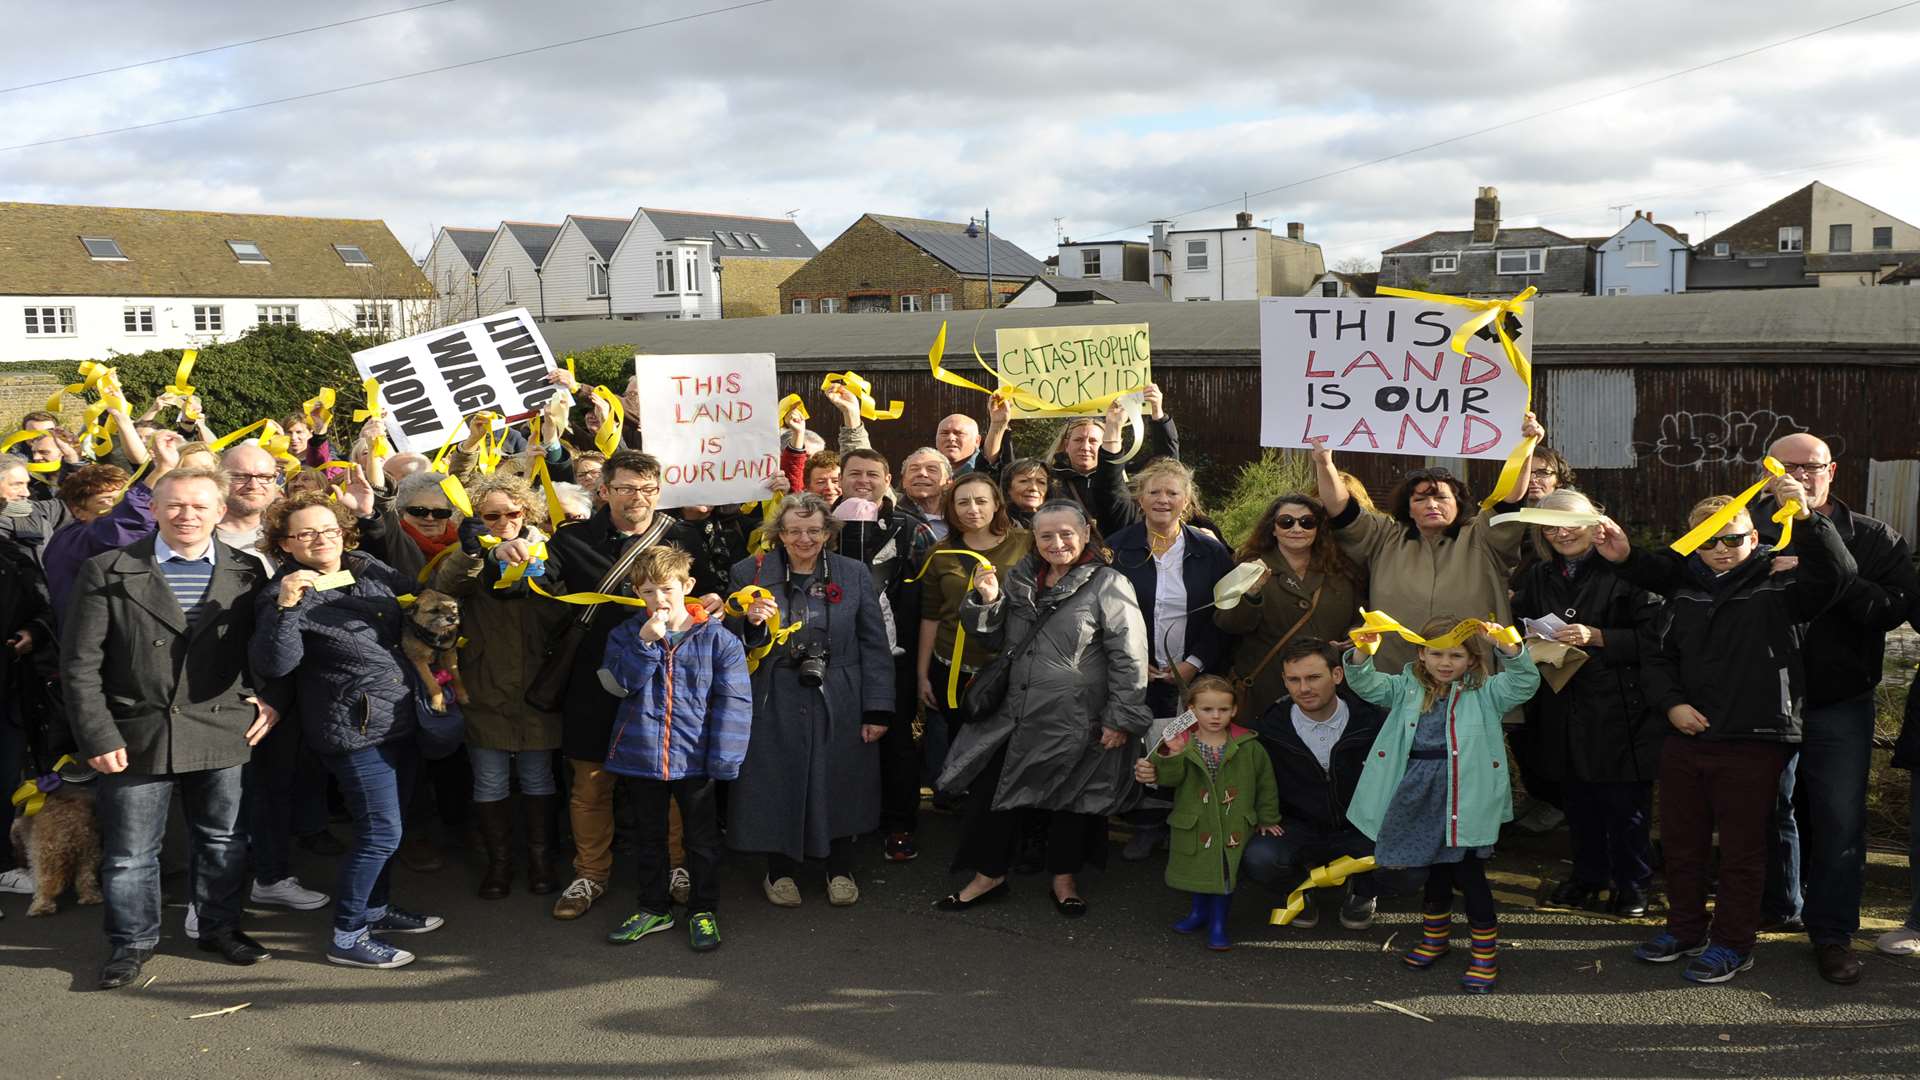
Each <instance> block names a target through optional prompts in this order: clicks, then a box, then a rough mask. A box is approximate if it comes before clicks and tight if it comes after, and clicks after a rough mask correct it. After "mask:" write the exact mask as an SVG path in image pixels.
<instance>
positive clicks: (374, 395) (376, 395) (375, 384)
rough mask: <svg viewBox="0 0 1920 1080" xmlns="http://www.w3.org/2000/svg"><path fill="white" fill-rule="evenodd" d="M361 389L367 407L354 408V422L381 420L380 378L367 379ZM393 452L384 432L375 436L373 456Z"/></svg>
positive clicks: (384, 455) (387, 455)
mask: <svg viewBox="0 0 1920 1080" xmlns="http://www.w3.org/2000/svg"><path fill="white" fill-rule="evenodd" d="M360 391H361V393H362V394H363V395H365V397H366V399H367V407H366V408H364V409H355V410H353V422H354V423H356V424H361V423H365V422H366V421H368V420H380V419H381V416H380V380H379V379H367V380H366V381H364V382H362V383H361V384H360ZM392 454H393V448H392V447H391V446H388V445H387V437H386V435H385V434H384V433H383V434H380V435H377V436H375V437H374V440H373V456H374V457H377V458H383V457H389V456H391V455H392Z"/></svg>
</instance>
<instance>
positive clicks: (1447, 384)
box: [1260, 296, 1533, 460]
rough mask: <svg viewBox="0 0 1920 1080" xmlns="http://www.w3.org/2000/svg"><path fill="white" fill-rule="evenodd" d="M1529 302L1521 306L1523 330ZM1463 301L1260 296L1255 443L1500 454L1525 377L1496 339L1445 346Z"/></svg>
mask: <svg viewBox="0 0 1920 1080" xmlns="http://www.w3.org/2000/svg"><path fill="white" fill-rule="evenodd" d="M1532 314H1533V308H1532V305H1528V307H1527V312H1526V314H1525V315H1523V316H1522V317H1521V319H1522V322H1523V323H1524V324H1525V325H1526V329H1527V330H1528V331H1529V333H1528V334H1527V336H1526V337H1522V338H1521V339H1520V349H1521V351H1522V352H1523V353H1529V354H1530V350H1529V349H1528V348H1527V344H1526V343H1527V341H1528V340H1529V339H1530V338H1531V337H1532V334H1531V330H1532V329H1533V327H1532ZM1472 317H1473V313H1472V312H1471V311H1468V310H1467V309H1465V308H1459V307H1453V306H1450V305H1444V304H1426V303H1422V302H1420V301H1418V300H1401V299H1388V298H1385V297H1381V298H1377V299H1366V300H1358V299H1355V300H1331V299H1324V298H1321V297H1312V296H1309V297H1269V298H1267V299H1265V300H1262V301H1260V442H1261V445H1263V446H1281V447H1297V448H1307V447H1311V446H1312V440H1313V439H1315V438H1317V437H1319V436H1323V435H1324V436H1326V439H1327V443H1326V445H1327V449H1329V450H1335V451H1346V452H1348V453H1354V452H1359V453H1365V454H1409V455H1413V456H1417V457H1428V456H1431V457H1459V458H1488V459H1493V460H1504V459H1505V458H1506V457H1507V455H1508V454H1509V453H1511V452H1512V450H1513V448H1514V447H1515V446H1517V445H1518V444H1519V442H1520V422H1521V419H1522V417H1523V415H1524V414H1525V412H1526V407H1527V387H1526V384H1524V383H1522V382H1521V381H1520V376H1519V375H1518V374H1517V373H1516V372H1515V371H1514V370H1513V367H1512V365H1510V364H1509V363H1508V362H1507V359H1506V355H1505V353H1503V352H1502V351H1501V348H1500V345H1499V343H1498V342H1495V341H1486V340H1483V339H1481V338H1477V337H1476V338H1471V339H1470V344H1469V345H1468V349H1467V351H1468V355H1466V356H1462V355H1460V354H1459V353H1456V352H1454V351H1453V350H1452V349H1451V348H1449V347H1448V342H1449V341H1451V340H1452V338H1453V333H1454V331H1455V330H1456V329H1458V328H1459V326H1460V324H1461V323H1463V322H1465V321H1466V320H1468V319H1470V318H1472Z"/></svg>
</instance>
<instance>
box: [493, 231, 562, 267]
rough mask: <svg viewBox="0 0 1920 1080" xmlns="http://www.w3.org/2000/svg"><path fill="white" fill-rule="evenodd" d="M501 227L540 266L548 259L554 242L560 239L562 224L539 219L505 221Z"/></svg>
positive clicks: (534, 263)
mask: <svg viewBox="0 0 1920 1080" xmlns="http://www.w3.org/2000/svg"><path fill="white" fill-rule="evenodd" d="M500 227H501V228H502V229H504V230H506V232H507V233H508V234H509V235H511V236H512V237H513V241H514V243H516V244H519V245H520V250H522V251H524V252H526V253H527V258H529V259H532V260H533V265H535V266H539V265H540V264H541V263H544V262H546V261H547V252H549V251H552V250H553V242H554V241H555V240H558V239H560V226H558V225H545V224H542V223H540V222H537V221H503V222H501V223H500Z"/></svg>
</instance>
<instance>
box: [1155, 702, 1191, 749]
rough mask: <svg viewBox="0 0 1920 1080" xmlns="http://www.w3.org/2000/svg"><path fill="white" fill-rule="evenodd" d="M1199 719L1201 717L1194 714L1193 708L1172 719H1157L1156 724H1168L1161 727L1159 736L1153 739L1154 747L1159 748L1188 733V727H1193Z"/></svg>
mask: <svg viewBox="0 0 1920 1080" xmlns="http://www.w3.org/2000/svg"><path fill="white" fill-rule="evenodd" d="M1199 719H1200V718H1199V717H1197V716H1195V715H1193V710H1192V709H1188V710H1187V711H1186V712H1183V713H1181V714H1180V715H1179V716H1176V717H1173V718H1171V719H1168V720H1155V721H1154V723H1155V724H1156V725H1159V724H1163V723H1164V724H1165V725H1166V726H1165V727H1164V728H1160V729H1159V732H1160V734H1159V736H1158V737H1157V738H1155V739H1154V740H1153V749H1154V750H1159V749H1160V748H1161V747H1163V746H1165V745H1167V744H1168V743H1170V742H1172V741H1173V740H1175V739H1177V738H1179V737H1180V736H1182V735H1184V734H1186V733H1187V729H1189V728H1191V727H1193V725H1194V724H1195V723H1196V722H1198V721H1199ZM1151 733H1152V732H1151V730H1149V734H1151Z"/></svg>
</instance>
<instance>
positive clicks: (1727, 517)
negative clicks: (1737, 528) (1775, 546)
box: [1672, 455, 1800, 555]
mask: <svg viewBox="0 0 1920 1080" xmlns="http://www.w3.org/2000/svg"><path fill="white" fill-rule="evenodd" d="M1760 465H1761V467H1762V468H1764V469H1765V470H1766V473H1765V475H1763V476H1761V477H1760V479H1759V480H1757V481H1755V482H1754V485H1753V486H1752V487H1750V488H1748V489H1747V490H1745V491H1743V492H1741V493H1740V494H1738V495H1735V496H1734V497H1733V501H1732V502H1730V503H1728V504H1727V505H1725V506H1723V507H1721V508H1720V509H1719V510H1717V511H1715V512H1714V514H1713V516H1712V517H1709V518H1708V519H1707V520H1705V521H1703V522H1701V523H1700V524H1698V525H1695V526H1694V527H1693V528H1692V529H1691V530H1689V531H1688V533H1687V535H1685V536H1682V537H1681V538H1680V539H1678V540H1675V541H1674V542H1673V545H1672V547H1673V550H1674V551H1676V552H1678V553H1680V554H1682V555H1691V554H1693V553H1694V551H1696V550H1697V549H1698V548H1699V547H1700V545H1701V544H1704V543H1706V542H1707V539H1708V538H1709V537H1711V536H1713V535H1714V534H1715V533H1718V532H1719V531H1720V530H1721V529H1724V528H1726V527H1727V525H1728V524H1730V523H1731V522H1732V521H1733V519H1734V518H1737V517H1739V516H1740V515H1741V514H1744V513H1746V511H1747V504H1748V503H1750V502H1752V501H1753V497H1754V496H1756V495H1758V494H1760V492H1761V489H1763V488H1765V487H1766V486H1767V485H1768V484H1769V483H1772V481H1773V478H1774V477H1776V476H1785V475H1786V474H1787V469H1786V466H1784V465H1782V464H1780V462H1779V461H1778V460H1776V459H1775V458H1774V457H1772V456H1771V455H1769V456H1767V457H1766V458H1765V459H1763V460H1762V461H1761V462H1760ZM1782 509H1785V507H1782ZM1799 512H1800V508H1799V507H1798V506H1796V507H1794V513H1796V514H1797V513H1799ZM1792 538H1793V534H1792V532H1791V531H1788V532H1785V533H1782V535H1781V542H1780V546H1781V547H1786V546H1787V544H1786V542H1787V541H1788V540H1791V539H1792Z"/></svg>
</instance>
